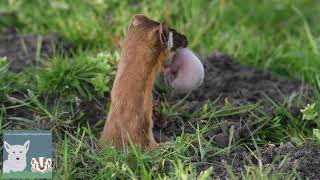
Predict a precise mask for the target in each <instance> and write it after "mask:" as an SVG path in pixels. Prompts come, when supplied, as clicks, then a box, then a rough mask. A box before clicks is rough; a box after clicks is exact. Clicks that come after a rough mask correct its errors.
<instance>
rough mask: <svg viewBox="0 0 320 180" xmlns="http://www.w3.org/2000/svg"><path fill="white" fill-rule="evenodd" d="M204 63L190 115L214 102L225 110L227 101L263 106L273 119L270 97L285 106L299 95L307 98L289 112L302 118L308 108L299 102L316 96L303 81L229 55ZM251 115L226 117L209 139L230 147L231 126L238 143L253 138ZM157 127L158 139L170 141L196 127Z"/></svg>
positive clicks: (175, 96) (189, 102)
mask: <svg viewBox="0 0 320 180" xmlns="http://www.w3.org/2000/svg"><path fill="white" fill-rule="evenodd" d="M203 64H204V68H205V79H204V83H203V84H202V85H201V86H200V87H199V88H198V89H197V90H195V91H194V92H192V93H191V94H190V96H189V97H188V98H187V99H186V104H187V107H188V108H187V111H189V112H194V111H196V110H197V109H199V108H200V107H201V106H202V105H203V104H204V103H206V102H207V101H208V100H211V101H215V102H216V104H215V106H216V107H223V106H224V105H225V102H226V101H227V102H228V103H230V104H232V105H233V106H236V107H239V106H240V105H248V104H255V103H259V107H258V108H259V110H261V111H262V112H265V113H267V114H269V115H271V116H272V115H274V114H275V109H274V108H275V106H274V105H272V103H271V102H270V101H269V100H267V97H269V98H270V99H272V100H273V101H274V102H277V103H279V104H283V102H285V100H286V98H288V97H290V96H292V95H294V94H296V95H303V99H300V100H301V101H298V98H296V101H294V102H293V103H292V105H291V107H290V109H289V110H290V111H291V112H292V114H293V115H299V113H300V111H299V109H301V108H302V107H303V106H304V105H305V104H299V103H301V102H303V101H308V100H309V98H310V97H311V96H312V93H313V90H312V88H311V87H309V86H305V85H303V84H302V83H301V82H299V81H296V80H284V79H280V78H278V77H276V76H274V75H272V74H271V73H270V72H265V71H260V70H257V69H256V68H253V67H247V66H243V65H240V64H238V63H236V61H235V60H234V59H233V58H232V57H230V56H228V55H225V54H220V53H214V54H213V55H211V56H209V57H208V58H207V59H205V60H204V62H203ZM184 96H185V95H181V94H173V96H172V97H170V98H169V101H170V102H171V103H172V104H174V103H176V102H178V101H180V100H181V99H182V98H183V97H184ZM297 97H299V96H297ZM250 116H251V115H250V112H244V113H240V114H237V115H232V116H227V117H223V119H222V121H224V122H223V123H222V125H221V126H222V128H215V129H212V130H210V131H209V132H208V133H207V134H206V138H208V139H211V138H213V139H214V140H215V142H216V143H217V144H218V145H220V146H222V147H223V146H226V145H228V141H229V137H228V134H226V133H225V132H229V129H230V128H231V127H233V128H234V129H235V131H234V132H235V133H234V135H235V140H239V139H241V138H246V137H248V136H249V135H250V133H249V128H254V127H247V126H246V125H245V123H246V121H247V120H249V119H250ZM159 119H163V117H162V116H159V115H157V116H155V120H156V121H158V120H159ZM193 122H194V123H195V124H196V123H197V120H195V119H191V120H190V123H191V124H192V123H193ZM157 124H158V123H155V125H156V129H155V131H159V129H161V130H162V136H163V137H156V139H168V138H170V137H172V136H174V135H179V134H180V133H181V132H182V130H184V131H193V130H192V129H191V128H192V127H190V126H188V125H186V124H188V123H181V122H170V124H169V125H168V126H167V127H165V128H163V127H159V126H157ZM155 134H159V133H158V132H156V133H155Z"/></svg>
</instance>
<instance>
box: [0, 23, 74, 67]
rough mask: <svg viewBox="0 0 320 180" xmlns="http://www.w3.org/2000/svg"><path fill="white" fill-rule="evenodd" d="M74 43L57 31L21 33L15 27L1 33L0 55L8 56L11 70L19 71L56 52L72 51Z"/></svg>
mask: <svg viewBox="0 0 320 180" xmlns="http://www.w3.org/2000/svg"><path fill="white" fill-rule="evenodd" d="M71 48H72V45H71V44H70V43H67V42H66V40H64V39H63V38H62V37H61V36H59V35H58V34H56V33H49V34H46V35H35V34H27V35H19V34H18V33H17V32H16V30H15V29H14V28H8V29H6V31H5V32H3V33H2V34H0V57H6V58H7V59H8V61H9V62H10V64H9V70H12V71H15V72H19V71H21V70H23V69H24V68H26V67H27V66H30V65H34V64H37V63H41V62H37V61H40V58H41V59H45V58H48V57H50V56H52V55H53V54H54V53H56V52H61V54H65V53H68V52H70V49H71Z"/></svg>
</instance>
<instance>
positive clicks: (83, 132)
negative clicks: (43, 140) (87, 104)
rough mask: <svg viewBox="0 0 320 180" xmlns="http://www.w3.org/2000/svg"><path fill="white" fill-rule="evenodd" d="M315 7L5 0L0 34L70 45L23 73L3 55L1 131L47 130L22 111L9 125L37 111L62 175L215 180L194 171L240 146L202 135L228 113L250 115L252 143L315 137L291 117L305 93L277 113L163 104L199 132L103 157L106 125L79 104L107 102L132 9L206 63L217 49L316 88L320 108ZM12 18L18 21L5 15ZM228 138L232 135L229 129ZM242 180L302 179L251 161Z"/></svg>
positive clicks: (260, 2) (254, 0)
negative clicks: (179, 37)
mask: <svg viewBox="0 0 320 180" xmlns="http://www.w3.org/2000/svg"><path fill="white" fill-rule="evenodd" d="M319 11H320V4H319V3H316V2H314V1H308V0H282V1H279V0H249V1H244V0H240V1H235V0H234V1H232V0H213V1H207V0H197V1H192V0H184V1H182V0H178V1H161V0H155V1H148V0H144V1H134V0H130V1H129V0H124V1H117V0H106V1H103V0H83V1H82V0H77V1H74V0H59V1H58V0H51V1H46V0H33V1H28V0H4V1H1V2H0V17H1V18H0V30H3V29H5V28H6V27H8V26H15V27H17V28H18V32H19V33H20V34H28V33H35V34H46V33H48V32H52V31H53V32H57V33H59V34H60V35H62V36H63V37H64V38H65V39H67V40H68V41H69V42H70V43H72V44H73V45H74V49H73V53H72V57H70V58H68V57H64V56H62V55H61V54H59V53H57V54H55V55H54V57H52V58H51V59H50V61H46V62H47V63H44V64H43V66H41V67H32V68H27V69H26V70H24V71H23V72H20V73H13V72H10V71H8V70H7V69H6V66H7V62H8V60H5V58H4V57H2V58H1V59H0V122H1V126H0V127H1V131H2V130H4V129H7V128H17V129H19V128H22V129H23V128H32V129H40V128H41V126H40V125H39V124H35V123H34V120H33V118H32V117H20V116H18V115H19V114H18V115H17V116H16V117H11V119H6V118H5V117H6V114H8V113H10V110H12V109H14V108H17V107H20V108H23V111H26V112H28V113H29V114H36V115H37V117H38V120H39V122H40V121H45V122H48V123H49V124H50V127H53V128H52V130H53V132H54V139H55V141H54V142H55V143H54V156H55V157H54V158H55V162H54V164H55V170H54V172H53V173H54V177H55V178H56V179H74V178H83V179H87V178H92V179H129V178H130V179H195V178H198V179H209V175H214V174H213V171H212V169H210V168H208V169H207V170H204V171H203V172H201V173H200V174H199V173H197V167H198V166H199V165H203V164H206V163H208V162H210V158H213V157H214V156H216V155H228V154H230V153H231V152H232V151H233V150H234V149H236V148H237V147H239V146H241V145H243V143H244V142H234V140H232V138H231V139H230V140H229V145H228V147H227V148H220V147H218V146H217V145H216V144H215V143H214V142H213V141H210V140H207V139H205V138H203V134H204V133H206V132H207V131H208V129H211V128H214V127H218V126H221V124H222V122H223V118H224V117H228V116H230V115H233V114H239V113H242V112H250V113H251V114H252V117H251V118H252V119H251V121H249V122H252V124H248V125H254V126H257V127H258V128H257V129H258V130H257V131H255V132H252V134H253V135H252V136H253V137H252V139H253V140H247V141H246V142H245V143H247V144H254V143H256V144H257V146H259V147H263V146H264V145H265V144H267V143H275V144H279V143H285V142H291V143H293V144H295V145H299V144H301V143H303V142H305V141H307V140H310V139H311V140H313V139H314V136H313V133H312V129H310V128H309V127H310V124H313V123H312V121H303V120H302V117H301V116H298V117H297V116H294V115H292V114H291V112H290V111H289V108H290V106H291V103H292V101H293V100H296V101H299V98H300V99H301V98H302V99H303V97H291V99H290V97H288V100H287V101H286V102H285V103H283V104H277V103H276V102H272V99H269V100H270V101H271V102H272V103H273V107H274V108H275V109H276V110H277V113H276V115H275V116H270V115H268V114H266V113H265V112H261V111H260V110H259V103H258V104H252V105H243V106H240V107H233V106H229V105H228V104H226V106H225V107H223V108H217V107H216V106H215V102H214V101H209V102H208V103H207V104H205V105H203V107H202V108H201V109H200V110H199V111H198V112H196V113H194V114H190V113H189V112H186V111H184V110H183V108H181V107H182V106H179V105H175V106H172V105H170V104H169V103H163V104H162V105H161V106H160V108H159V111H161V113H162V114H165V115H166V116H167V117H168V118H170V119H172V120H176V121H181V119H185V121H184V123H186V124H187V123H188V122H187V120H190V119H194V118H196V119H198V120H199V122H200V121H201V122H203V123H199V124H198V125H197V124H193V128H194V132H195V133H194V134H190V133H182V134H181V135H180V136H178V137H176V138H175V139H174V140H171V141H170V142H168V143H167V144H164V145H163V146H162V147H161V148H159V149H157V150H155V151H152V152H142V151H140V150H138V149H134V148H131V147H129V148H128V149H127V150H125V151H124V152H118V151H116V150H115V149H114V148H113V147H109V148H106V149H105V150H104V151H103V152H102V153H101V152H97V150H96V148H95V141H96V137H97V136H98V135H99V132H100V131H101V129H102V126H103V123H104V119H101V121H100V122H98V123H96V124H94V125H92V124H90V123H89V122H88V121H87V120H89V118H88V116H87V115H86V114H84V112H81V109H80V110H79V108H78V107H79V106H78V105H77V104H79V102H83V101H97V99H99V98H105V99H107V97H108V94H109V92H110V89H111V85H112V81H113V78H114V75H115V70H116V64H117V62H118V60H119V51H120V49H119V46H120V43H121V38H122V37H123V36H124V34H125V32H126V30H127V26H128V24H129V22H130V18H131V16H132V15H133V14H136V13H144V14H146V15H148V16H150V17H153V18H154V19H157V20H161V19H166V20H167V21H168V22H169V23H170V24H171V25H172V26H173V27H175V28H176V29H178V30H179V31H181V32H183V33H184V34H186V35H187V37H188V38H189V41H190V47H191V48H192V49H193V50H194V51H195V52H197V53H199V54H201V55H202V56H203V57H205V56H207V55H209V54H210V53H212V52H213V51H219V52H225V53H228V54H231V55H232V56H234V57H236V59H238V60H239V62H240V63H241V64H245V65H250V66H255V67H257V68H258V69H262V70H269V71H271V72H273V73H274V74H276V75H278V76H280V77H281V78H284V79H299V80H302V81H303V82H304V83H306V84H310V85H312V86H314V87H316V88H317V92H316V93H315V97H314V99H313V100H312V101H314V102H319V101H318V100H319V97H320V96H319V95H320V94H319V92H320V91H319V89H320V80H319V79H320V73H319V71H318V69H320V26H319V25H318V20H319V18H320V14H319ZM10 13H14V14H15V16H3V17H2V16H1V14H10ZM159 86H161V84H160V85H159ZM163 91H164V93H166V90H165V89H164V90H163ZM16 94H22V95H19V96H17V95H16ZM267 99H268V98H267ZM182 103H183V102H182ZM304 106H305V104H301V107H304ZM317 106H319V104H317ZM317 108H318V109H319V107H317ZM79 111H80V112H79ZM106 112H107V111H106ZM38 120H36V122H37V123H38ZM226 133H227V134H231V136H230V137H232V133H233V132H231V131H230V132H226ZM226 169H228V172H229V177H230V179H233V178H235V177H234V175H233V170H232V167H231V166H228V165H226ZM242 177H243V178H244V179H268V178H272V179H277V178H279V177H289V178H290V177H298V175H297V174H296V173H295V172H291V174H290V173H289V174H278V173H275V172H273V171H272V170H271V168H270V167H268V166H264V165H262V166H260V167H259V166H256V165H251V166H248V167H246V170H245V171H244V172H243V174H242Z"/></svg>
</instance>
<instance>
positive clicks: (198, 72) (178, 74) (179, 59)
mask: <svg viewBox="0 0 320 180" xmlns="http://www.w3.org/2000/svg"><path fill="white" fill-rule="evenodd" d="M164 75H165V80H166V82H167V83H169V85H170V86H171V87H172V88H173V89H174V90H175V92H179V93H189V92H191V91H192V90H195V89H196V88H198V87H199V86H200V85H201V84H202V82H203V79H204V68H203V65H202V63H201V61H200V59H199V58H198V57H197V56H196V55H195V54H194V53H193V52H192V51H191V50H190V49H188V48H181V49H178V50H177V51H176V53H175V54H174V55H173V57H172V60H171V61H170V62H169V65H168V66H167V67H166V68H165V70H164Z"/></svg>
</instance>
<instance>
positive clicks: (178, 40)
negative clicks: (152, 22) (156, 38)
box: [170, 29, 188, 50]
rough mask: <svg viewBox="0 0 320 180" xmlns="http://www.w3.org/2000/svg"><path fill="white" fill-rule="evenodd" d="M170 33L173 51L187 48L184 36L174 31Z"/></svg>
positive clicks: (186, 40)
mask: <svg viewBox="0 0 320 180" xmlns="http://www.w3.org/2000/svg"><path fill="white" fill-rule="evenodd" d="M170 31H171V32H172V33H173V48H172V49H173V50H176V49H178V48H185V47H187V46H188V39H187V37H186V36H184V35H182V34H180V33H178V32H177V31H176V30H175V29H170Z"/></svg>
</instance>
